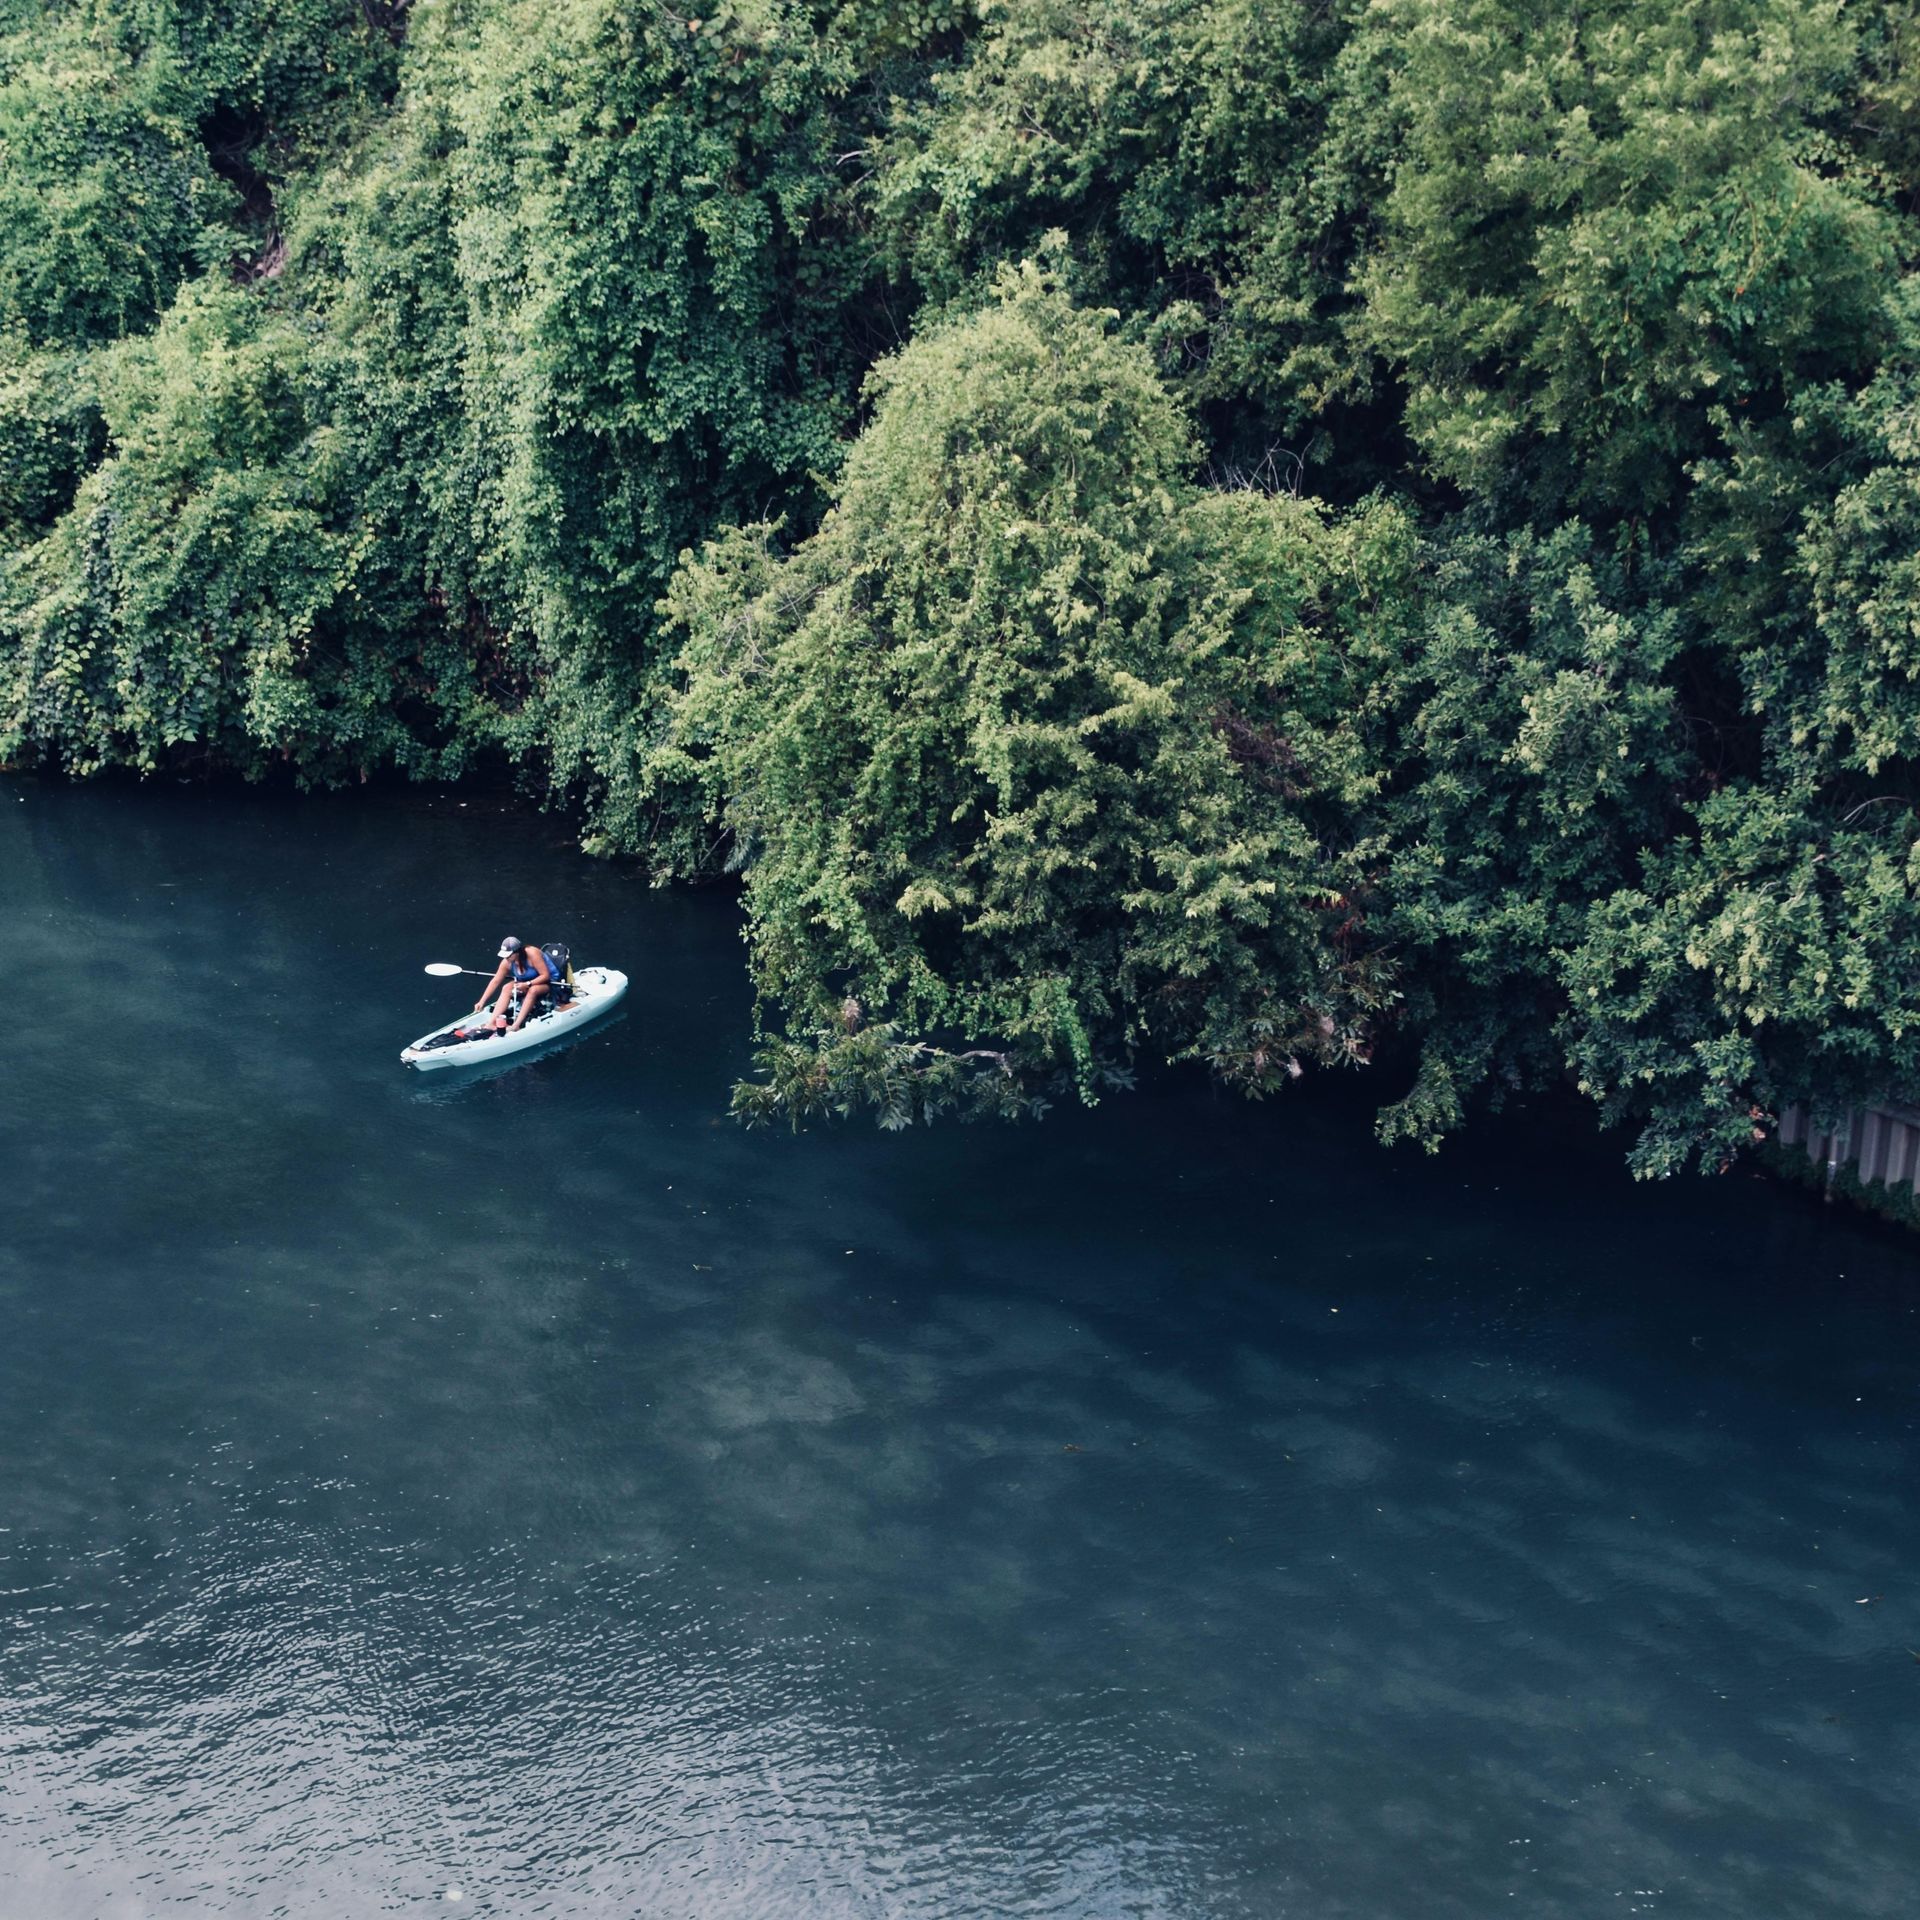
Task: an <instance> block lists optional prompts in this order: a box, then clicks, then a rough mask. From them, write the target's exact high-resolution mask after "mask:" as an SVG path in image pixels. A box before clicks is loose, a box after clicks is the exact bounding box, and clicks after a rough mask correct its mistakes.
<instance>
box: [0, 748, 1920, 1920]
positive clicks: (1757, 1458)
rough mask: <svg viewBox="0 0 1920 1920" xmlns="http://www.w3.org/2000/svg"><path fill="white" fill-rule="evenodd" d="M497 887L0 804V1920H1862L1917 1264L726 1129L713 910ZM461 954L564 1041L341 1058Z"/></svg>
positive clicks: (1227, 1111)
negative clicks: (546, 957)
mask: <svg viewBox="0 0 1920 1920" xmlns="http://www.w3.org/2000/svg"><path fill="white" fill-rule="evenodd" d="M560 838H561V835H560V833H559V831H558V830H557V829H555V828H552V827H551V826H550V825H548V824H546V823H541V822H537V821H536V822H531V823H529V822H527V821H525V820H517V821H516V820H508V819H503V818H500V817H498V816H494V815H484V814H482V813H481V812H480V811H479V810H478V807H477V806H475V807H469V808H468V809H465V810H462V809H459V808H457V807H455V806H454V805H452V804H451V803H444V802H443V803H439V804H437V805H435V806H433V807H428V806H426V805H425V804H424V803H397V802H394V801H392V800H384V801H379V802H365V803H361V802H350V801H341V800H333V801H310V802H299V803H295V802H289V801H275V800H268V799H252V798H247V797H244V796H237V795H233V794H228V795H224V796H214V797H208V796H203V795H197V794H188V793H178V792H173V791H167V792H161V793H152V794H144V793H135V792H131V791H129V790H127V789H124V788H121V789H114V790H105V789H103V790H78V791H76V790H70V789H62V788H58V787H48V786H42V785H38V784H34V783H26V782H19V781H13V782H6V781H0V904H3V905H4V914H5V927H6V931H7V949H8V952H9V955H10V957H11V959H12V961H13V967H12V969H11V978H10V984H11V987H12V991H13V998H12V1001H11V1006H10V1020H9V1033H8V1037H7V1041H6V1045H5V1055H4V1066H0V1076H3V1077H0V1087H3V1088H4V1103H3V1104H0V1146H3V1147H4V1153H5V1166H6V1169H7V1173H6V1180H5V1185H4V1194H5V1198H4V1201H0V1208H3V1212H0V1529H4V1531H0V1914H4V1915H6V1916H8V1920H14V1917H15V1916H24V1917H31V1920H69V1917H78V1916H86V1917H87V1920H93V1917H94V1916H102V1917H110V1920H132V1917H133V1916H144V1915H158V1914H171V1913H181V1914H195V1915H198V1914H240V1915H254V1914H259V1915H295V1916H335V1915H341V1916H344V1915H371V1914H383V1913H393V1912H402V1911H408V1910H412V1909H415V1908H419V1907H422V1906H425V1905H428V1904H433V1905H436V1906H438V1907H439V1908H441V1910H449V1911H456V1910H457V1911H460V1912H465V1913H484V1914H493V1915H515V1916H519V1915H527V1916H570V1915H577V1914H594V1915H602V1914H604V1915H614V1916H629V1915H631V1916H640V1915H646V1916H679V1915H685V1916H709V1915H723V1916H730V1915H742V1916H746V1915H752V1916H782V1915H790V1914H791V1915H809V1916H811V1915H927V1916H932V1915H942V1916H945V1915H955V1916H973V1915H988V1914H1018V1915H1027V1914H1050V1915H1072V1916H1087V1917H1088V1920H1095V1917H1099V1920H1104V1917H1105V1916H1117V1915H1151V1916H1187V1915H1194V1916H1215V1915H1218V1916H1281V1915H1286V1916H1299V1920H1443V1917H1449V1916H1460V1920H1483V1917H1484V1916H1489V1915H1497V1914H1505V1913H1515V1914H1530V1915H1543V1916H1556V1917H1557V1916H1569V1917H1571V1916H1584V1915H1593V1914H1603V1915H1618V1914H1627V1913H1653V1914H1661V1915H1668V1916H1708V1915H1712V1916H1729V1917H1730V1920H1731V1917H1734V1916H1738V1917H1739V1920H1750V1917H1753V1916H1770V1917H1772V1920H1789V1917H1792V1916H1809V1917H1810V1920H1811V1917H1813V1916H1818V1917H1819V1920H1834V1917H1835V1916H1873V1915H1900V1916H1905V1915H1908V1914H1910V1913H1911V1912H1912V1911H1913V1910H1914V1899H1915V1894H1914V1888H1915V1885H1916V1883H1917V1881H1916V1876H1917V1875H1920V1838H1916V1824H1915V1818H1914V1806H1915V1802H1916V1791H1917V1790H1920V1663H1917V1662H1916V1660H1915V1658H1914V1657H1913V1656H1912V1655H1911V1654H1910V1653H1909V1651H1908V1649H1909V1648H1920V1533H1917V1532H1916V1525H1915V1522H1916V1519H1920V1494H1917V1493H1916V1484H1917V1483H1916V1468H1917V1467H1920V1243H1915V1242H1909V1241H1905V1240H1901V1239H1898V1238H1895V1237H1892V1236H1891V1235H1889V1234H1885V1233H1883V1232H1881V1231H1880V1230H1878V1229H1876V1228H1872V1227H1870V1226H1866V1225H1863V1224H1861V1223H1859V1222H1857V1221H1854V1220H1851V1219H1847V1218H1844V1217H1823V1216H1822V1214H1821V1213H1820V1211H1819V1210H1818V1209H1817V1208H1814V1207H1812V1206H1810V1205H1808V1204H1806V1203H1805V1202H1803V1201H1802V1200H1801V1199H1800V1198H1799V1197H1797V1196H1795V1195H1791V1194H1787V1193H1784V1192H1781V1191H1778V1190H1776V1189H1774V1188H1772V1187H1770V1186H1768V1185H1766V1184H1764V1183H1761V1182H1758V1181H1755V1180H1752V1179H1749V1178H1744V1177H1743V1178H1735V1179H1729V1180H1725V1181H1719V1182H1712V1183H1705V1184H1702V1183H1689V1184H1685V1185H1680V1184H1676V1185H1673V1186H1670V1187H1665V1188H1661V1189H1657V1190H1651V1191H1649V1190H1646V1189H1641V1188H1635V1187H1633V1186H1632V1185H1631V1184H1630V1183H1628V1182H1627V1181H1626V1180H1625V1179H1624V1177H1623V1176H1622V1175H1621V1174H1620V1173H1619V1171H1618V1166H1617V1154H1616V1152H1615V1151H1614V1150H1613V1149H1611V1148H1608V1147H1606V1146H1603V1145H1600V1144H1598V1143H1596V1142H1594V1141H1593V1140H1592V1139H1591V1138H1590V1137H1589V1135H1588V1133H1587V1132H1586V1129H1585V1123H1584V1121H1583V1120H1582V1119H1580V1118H1579V1117H1578V1116H1563V1115H1561V1114H1560V1113H1558V1112H1557V1111H1555V1110H1551V1109H1547V1110H1539V1111H1534V1112H1530V1113H1526V1114H1522V1115H1519V1116H1517V1117H1515V1118H1513V1119H1510V1120H1508V1121H1505V1122H1502V1123H1499V1124H1489V1125H1487V1126H1484V1127H1482V1128H1480V1129H1478V1130H1477V1131H1476V1133H1475V1135H1474V1137H1473V1138H1472V1140H1471V1141H1470V1142H1468V1143H1466V1144H1465V1145H1464V1146H1463V1147H1462V1148H1461V1149H1459V1150H1457V1151H1450V1152H1449V1153H1448V1154H1446V1155H1444V1156H1443V1157H1441V1158H1440V1159H1439V1160H1438V1161H1435V1162H1427V1161H1423V1160H1419V1159H1415V1158H1409V1157H1400V1156H1389V1155H1385V1154H1382V1153H1381V1152H1379V1151H1378V1150H1377V1149H1375V1148H1374V1147H1372V1146H1371V1145H1370V1143H1369V1141H1368V1138H1367V1105H1366V1098H1365V1096H1368V1095H1370V1094H1371V1092H1372V1089H1368V1088H1359V1089H1357V1090H1356V1089H1353V1088H1343V1087H1341V1086H1339V1085H1337V1084H1334V1085H1329V1084H1327V1083H1321V1084H1319V1085H1318V1086H1309V1087H1308V1088H1307V1089H1305V1090H1303V1096H1302V1097H1300V1098H1297V1099H1290V1100H1288V1101H1285V1102H1282V1103H1280V1104H1278V1105H1276V1106H1274V1107H1271V1108H1268V1109H1265V1110H1249V1109H1247V1108H1245V1107H1243V1106H1241V1105H1239V1104H1237V1103H1234V1102H1232V1101H1229V1100H1222V1099H1217V1098H1215V1097H1214V1096H1213V1095H1212V1094H1211V1093H1210V1092H1209V1091H1208V1090H1207V1089H1206V1088H1204V1087H1203V1086H1200V1085H1198V1084H1196V1083H1193V1082H1186V1081H1177V1082H1172V1083H1169V1084H1166V1085H1162V1086H1159V1087H1156V1088H1153V1089H1150V1090H1148V1091H1146V1092H1144V1093H1142V1094H1141V1095H1139V1096H1136V1097H1134V1098H1131V1099H1124V1100H1118V1101H1115V1102H1112V1103H1110V1104H1109V1105H1108V1106H1106V1107H1105V1108H1103V1109H1102V1110H1100V1111H1099V1112H1097V1113H1094V1114H1091V1115H1083V1114H1071V1113H1063V1114H1060V1115H1058V1116H1056V1118H1055V1119H1054V1120H1052V1121H1049V1122H1048V1124H1047V1125H1046V1126H1045V1127H1043V1128H1040V1129H1037V1130H1027V1131H1006V1132H999V1131H995V1132H979V1131H976V1132H965V1131H951V1130H950V1131H936V1132H933V1133H930V1134H922V1135H917V1136H912V1137H907V1138H899V1139H888V1138H882V1137H880V1136H877V1135H875V1134H873V1133H871V1132H868V1131H863V1130H855V1131H846V1132H839V1133H811V1134H808V1135H805V1136H802V1137H799V1138H793V1137H790V1136H786V1135H771V1136H769V1135H744V1134H742V1133H740V1132H738V1131H737V1130H735V1129H734V1128H733V1127H732V1125H731V1124H730V1123H728V1122H727V1121H725V1120H724V1119H723V1118H722V1117H721V1115H722V1111H723V1107H724V1099H725V1090H726V1086H727V1083H728V1081H729V1079H730V1077H731V1076H732V1075H733V1074H735V1073H736V1072H737V1071H738V1070H740V1069H741V1068H742V1066H743V1065H744V1064H745V1056H746V1047H747V1002H746V995H745V990H744V986H743V981H742V975H741V968H740V950H739V945H738V939H737V923H736V919H735V915H734V911H733V909H732V907H731V905H730V904H729V902H728V901H726V900H725V899H723V898H719V897H715V896H706V897H688V896H675V895H663V894H658V893H653V892H649V891H647V890H646V889H645V888H643V887H641V886H639V885H637V884H636V883H635V882H634V881H633V880H632V879H631V878H629V877H628V876H626V875H624V874H622V873H619V872H616V871H613V870H611V869H609V868H606V867H604V866H597V865H594V864H591V863H588V862H586V861H583V860H581V859H579V858H577V857H575V856H574V855H572V854H570V853H568V852H566V851H565V850H564V849H563V848H560V847H557V846H556V845H555V844H554V843H556V842H557V841H559V840H560ZM508 927H511V928H513V929H515V930H518V931H520V932H522V933H525V934H529V935H532V936H536V937H539V936H544V937H560V938H569V939H571V941H572V943H573V946H574V949H575V953H576V956H577V957H578V958H580V959H581V960H583V961H584V960H601V961H606V962H609V963H611V964H614V965H617V966H621V967H624V968H625V969H627V970H628V971H629V972H630V973H631V974H632V975H633V976H634V982H635V985H634V991H633V994H632V996H631V998H630V1000H629V1003H628V1005H629V1009H630V1011H629V1012H628V1013H627V1014H626V1015H625V1017H624V1018H622V1019H621V1020H620V1021H619V1022H618V1024H615V1025H612V1026H609V1027H605V1028H602V1029H599V1030H597V1031H596V1030H590V1031H589V1036H588V1037H586V1038H585V1039H583V1040H582V1041H580V1042H579V1043H577V1044H575V1045H573V1046H571V1047H570V1048H568V1049H566V1050H565V1051H563V1052H560V1053H559V1054H557V1055H555V1056H551V1057H539V1056H535V1057H533V1058H532V1059H531V1061H530V1062H529V1063H527V1064H524V1065H521V1066H519V1067H517V1068H509V1069H507V1070H504V1071H496V1072H495V1073H494V1075H493V1076H492V1077H490V1078H482V1079H475V1078H471V1077H466V1078H462V1077H458V1076H453V1075H443V1076H432V1077H419V1076H410V1075H409V1074H407V1073H406V1072H405V1071H403V1070H402V1069H401V1068H400V1066H399V1065H398V1063H397V1060H396V1057H395V1056H396V1054H397V1052H398V1050H399V1048H400V1046H401V1045H402V1044H403V1043H404V1042H405V1041H406V1040H408V1039H410V1038H411V1037H412V1036H413V1035H414V1034H416V1033H418V1032H420V1031H423V1030H424V1029H425V1028H427V1027H428V1026H430V1025H432V1024H435V1023H437V1022H438V1021H439V1020H441V1019H443V1018H446V1017H448V1016H449V1015H450V1014H451V1013H452V1012H454V1011H457V1010H458V1008H459V1006H460V1005H462V1004H463V1002H462V1000H461V998H460V997H459V996H460V995H461V993H462V991H463V988H464V987H466V986H467V985H469V984H476V983H465V982H455V983H441V982H434V981H429V980H427V979H425V978H423V976H422V975H421V973H420V971H419V969H420V965H421V963H422V962H423V961H425V960H429V959H455V960H463V961H467V962H469V963H471V964H481V963H482V962H483V960H484V956H485V955H486V954H487V953H488V952H490V950H491V948H492V946H493V944H494V943H495V942H496V941H497V939H498V937H499V935H500V933H501V932H502V931H503V930H504V929H506V928H508ZM1874 1596H1881V1597H1879V1598H1877V1599H1875V1598H1873V1597H1874ZM1862 1600H1870V1601H1871V1604H1868V1605H1861V1604H1859V1603H1860V1602H1861V1601H1862ZM453 1889H458V1890H459V1893H460V1895H461V1896H462V1897H461V1899H460V1901H459V1902H458V1903H457V1905H456V1904H455V1903H453V1902H451V1901H450V1900H449V1898H448V1895H449V1893H450V1891H451V1890H453Z"/></svg>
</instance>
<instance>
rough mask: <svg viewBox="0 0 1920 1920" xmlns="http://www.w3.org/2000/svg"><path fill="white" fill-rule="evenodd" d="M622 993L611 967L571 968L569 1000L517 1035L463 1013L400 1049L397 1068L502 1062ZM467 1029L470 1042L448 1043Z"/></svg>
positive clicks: (593, 1014)
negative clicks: (493, 1028) (490, 1029)
mask: <svg viewBox="0 0 1920 1920" xmlns="http://www.w3.org/2000/svg"><path fill="white" fill-rule="evenodd" d="M626 991H627V976H626V975H625V974H624V973H617V972H615V970H614V969H613V968H612V967H576V968H575V969H574V971H573V998H572V999H571V1000H569V1001H568V1002H567V1004H566V1005H565V1006H564V1007H550V1008H548V1009H547V1011H546V1012H544V1013H536V1014H535V1015H534V1016H533V1018H532V1019H530V1020H529V1021H528V1022H527V1024H526V1025H525V1026H524V1027H522V1028H521V1029H520V1031H519V1032H518V1033H490V1032H488V1031H487V1029H486V1028H485V1027H484V1026H482V1025H481V1024H480V1017H479V1015H477V1014H472V1013H463V1014H462V1015H461V1016H460V1018H459V1019H458V1020H449V1021H448V1022H447V1024H446V1025H445V1026H444V1027H435V1028H434V1030H433V1031H432V1032H431V1033H423V1034H422V1035H421V1036H420V1038H419V1039H418V1040H416V1041H415V1042H414V1043H413V1045H412V1046H410V1047H402V1048H401V1050H400V1059H401V1062H402V1064H403V1065H406V1066H409V1067H418V1068H419V1069H420V1071H421V1072H422V1073H425V1072H427V1071H428V1070H429V1069H430V1068H435V1067H473V1066H479V1065H480V1064H481V1063H482V1062H484V1061H488V1060H504V1059H505V1058H506V1057H507V1055H509V1054H512V1053H520V1052H522V1051H524V1050H525V1049H526V1048H528V1047H538V1046H541V1045H544V1044H545V1042H547V1041H549V1040H557V1039H559V1038H560V1036H561V1035H562V1034H563V1033H573V1032H575V1031H577V1030H578V1029H579V1028H581V1027H584V1026H585V1025H586V1024H587V1022H588V1021H589V1020H592V1019H595V1018H597V1017H598V1016H599V1015H600V1014H603V1013H605V1012H607V1011H608V1009H609V1008H612V1007H617V1006H618V1005H619V1004H620V1001H621V998H622V996H623V995H624V994H625V993H626ZM463 1027H466V1028H470V1029H471V1030H472V1033H473V1036H474V1037H473V1038H472V1039H471V1040H466V1039H458V1040H449V1038H448V1037H447V1036H449V1035H452V1034H457V1033H459V1031H460V1030H461V1028H463Z"/></svg>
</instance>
